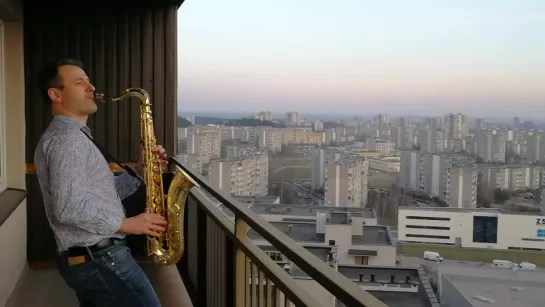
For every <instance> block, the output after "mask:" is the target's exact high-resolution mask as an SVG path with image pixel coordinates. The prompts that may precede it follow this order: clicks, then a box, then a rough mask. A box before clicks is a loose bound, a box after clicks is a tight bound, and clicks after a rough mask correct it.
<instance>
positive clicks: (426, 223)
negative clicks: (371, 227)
mask: <svg viewBox="0 0 545 307" xmlns="http://www.w3.org/2000/svg"><path fill="white" fill-rule="evenodd" d="M398 240H399V241H405V242H414V243H429V244H446V245H456V246H461V247H470V248H484V249H514V250H533V251H545V215H544V214H543V213H526V212H524V213H510V212H505V211H503V210H501V209H494V208H429V207H428V208H423V207H418V208H417V207H399V209H398Z"/></svg>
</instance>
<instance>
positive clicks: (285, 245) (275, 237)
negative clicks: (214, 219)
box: [171, 158, 387, 307]
mask: <svg viewBox="0 0 545 307" xmlns="http://www.w3.org/2000/svg"><path fill="white" fill-rule="evenodd" d="M171 162H173V163H174V164H175V165H176V166H177V167H179V168H181V169H182V170H183V171H184V172H185V173H187V175H189V176H190V177H191V179H193V180H194V181H195V182H196V183H198V184H199V185H200V187H201V188H202V189H203V190H206V191H207V192H208V193H210V194H211V195H212V196H214V197H215V198H216V199H217V200H219V201H220V202H221V203H222V204H223V205H224V206H225V207H227V209H229V210H231V211H232V212H233V213H234V214H235V216H237V217H238V218H241V219H242V220H244V221H245V222H246V224H248V226H250V227H251V228H252V229H253V230H254V231H256V232H257V233H258V234H259V235H260V236H261V237H262V238H264V239H265V240H267V241H268V242H270V243H271V244H272V245H273V246H274V247H275V248H277V249H278V251H279V252H281V253H282V254H284V255H285V256H286V257H288V259H290V260H291V261H292V262H293V263H295V264H296V265H297V266H298V267H299V268H300V269H302V270H303V271H304V272H305V273H307V274H308V275H309V276H310V277H312V278H313V279H314V280H315V281H316V282H318V283H319V284H320V285H321V286H322V287H324V288H325V289H326V290H328V291H329V292H331V294H333V296H335V297H337V299H339V300H340V301H342V302H343V303H344V304H345V305H347V306H366V307H387V306H386V304H384V303H383V302H381V301H380V300H378V299H377V298H376V297H374V296H373V295H371V294H370V293H368V292H367V291H365V290H363V289H361V288H360V287H358V286H357V285H356V284H355V283H354V282H352V281H350V280H348V279H347V278H346V277H345V276H343V275H341V274H340V273H339V272H337V271H335V270H334V269H333V268H331V267H330V266H329V265H327V264H326V263H325V262H324V261H322V260H320V259H319V258H318V257H316V256H315V255H313V254H312V253H310V252H309V251H307V250H306V249H305V248H303V247H302V246H301V245H299V244H297V243H296V242H295V241H293V240H292V239H291V238H290V237H288V236H287V235H286V234H284V233H283V232H281V231H280V230H278V228H276V227H274V226H273V225H272V224H270V223H269V222H268V221H266V220H265V219H263V218H262V217H260V216H259V215H258V214H256V213H254V212H253V211H252V210H250V209H248V208H245V206H244V205H242V204H241V203H240V202H239V201H237V200H236V199H234V198H233V197H231V196H230V195H228V194H227V193H224V192H223V191H221V190H216V189H213V188H212V187H210V185H209V182H208V180H207V179H205V178H204V177H202V176H201V175H200V174H196V173H194V172H193V171H192V170H190V169H188V168H187V167H185V166H184V165H183V163H181V162H180V161H178V160H177V159H176V158H173V159H171Z"/></svg>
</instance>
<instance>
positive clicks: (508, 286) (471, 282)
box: [444, 268, 545, 307]
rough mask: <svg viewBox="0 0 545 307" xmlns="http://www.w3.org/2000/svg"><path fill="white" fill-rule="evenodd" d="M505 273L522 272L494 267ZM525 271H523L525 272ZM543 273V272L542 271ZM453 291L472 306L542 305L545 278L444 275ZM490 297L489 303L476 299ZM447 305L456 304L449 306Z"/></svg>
mask: <svg viewBox="0 0 545 307" xmlns="http://www.w3.org/2000/svg"><path fill="white" fill-rule="evenodd" d="M494 269H495V270H496V271H504V273H506V275H511V276H516V275H517V274H518V273H519V272H521V271H511V270H509V269H503V268H494ZM524 273H526V272H524ZM542 276H543V273H542ZM444 278H445V279H446V280H448V281H450V282H451V283H452V284H453V285H454V287H455V288H456V290H458V292H459V293H460V294H461V295H463V296H464V297H465V298H466V299H467V300H468V301H469V302H470V303H471V304H472V305H473V306H475V307H484V306H488V307H538V306H539V307H540V306H543V299H544V298H545V296H544V295H543V289H545V281H543V280H541V281H524V280H517V279H510V278H499V277H489V276H467V275H465V276H462V275H444ZM475 297H482V298H484V299H490V300H493V302H491V303H489V302H486V301H482V300H479V299H476V298H475ZM448 306H449V307H456V306H453V305H448Z"/></svg>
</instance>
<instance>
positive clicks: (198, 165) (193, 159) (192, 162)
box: [176, 154, 204, 173]
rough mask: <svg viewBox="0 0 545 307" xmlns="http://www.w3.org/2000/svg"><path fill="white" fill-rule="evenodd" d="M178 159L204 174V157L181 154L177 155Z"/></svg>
mask: <svg viewBox="0 0 545 307" xmlns="http://www.w3.org/2000/svg"><path fill="white" fill-rule="evenodd" d="M176 159H178V161H179V162H181V163H183V164H184V165H186V166H188V167H189V168H191V169H193V170H196V171H197V172H198V173H202V171H203V165H204V163H203V157H201V156H200V155H188V154H179V155H176Z"/></svg>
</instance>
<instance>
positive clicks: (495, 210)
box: [399, 206, 542, 215]
mask: <svg viewBox="0 0 545 307" xmlns="http://www.w3.org/2000/svg"><path fill="white" fill-rule="evenodd" d="M399 210H400V211H402V210H414V211H437V212H468V213H498V214H499V213H501V214H509V215H542V214H541V213H540V212H511V211H507V210H504V209H501V208H454V207H412V206H401V207H399Z"/></svg>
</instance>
